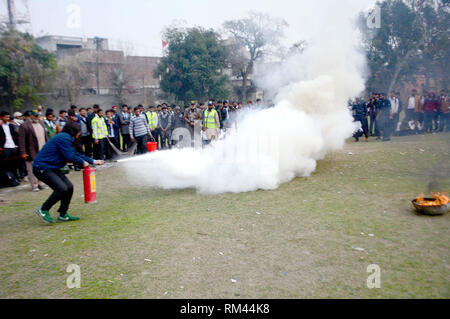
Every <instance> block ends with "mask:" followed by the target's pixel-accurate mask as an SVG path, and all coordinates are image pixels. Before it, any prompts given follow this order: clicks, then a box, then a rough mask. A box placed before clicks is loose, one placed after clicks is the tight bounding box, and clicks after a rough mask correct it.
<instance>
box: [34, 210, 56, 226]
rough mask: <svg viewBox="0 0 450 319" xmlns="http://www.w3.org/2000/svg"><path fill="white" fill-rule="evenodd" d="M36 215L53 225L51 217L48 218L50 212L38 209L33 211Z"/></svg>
mask: <svg viewBox="0 0 450 319" xmlns="http://www.w3.org/2000/svg"><path fill="white" fill-rule="evenodd" d="M35 213H36V215H38V217H39V218H41V219H42V220H43V221H44V222H46V223H49V224H53V223H54V222H55V221H54V220H53V218H52V216H50V212H47V211H43V210H42V209H40V208H39V209H38V210H37V211H35Z"/></svg>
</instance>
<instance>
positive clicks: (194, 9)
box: [0, 0, 372, 56]
mask: <svg viewBox="0 0 450 319" xmlns="http://www.w3.org/2000/svg"><path fill="white" fill-rule="evenodd" d="M15 1H16V7H17V11H18V12H19V15H20V13H21V12H23V8H24V7H23V5H22V2H23V1H22V0H15ZM331 1H333V0H331ZM334 1H345V0H334ZM355 1H357V3H358V4H357V5H359V6H361V7H362V8H367V5H368V3H370V2H372V0H355ZM325 2H326V1H325ZM325 2H324V1H322V0H276V1H274V0H223V1H218V0H28V3H29V8H30V13H31V30H32V33H33V34H34V35H35V36H41V35H67V36H78V37H94V36H99V37H102V38H108V39H109V40H110V47H111V48H113V49H125V50H126V51H129V50H130V48H132V51H133V52H127V53H133V54H136V55H150V56H160V55H161V54H162V48H161V31H162V30H163V29H164V27H165V26H168V25H171V24H172V23H174V21H179V20H184V21H185V22H186V23H187V26H203V27H206V28H214V29H217V28H219V27H220V26H221V25H222V24H223V22H224V21H225V20H230V19H238V18H243V17H245V16H246V14H247V12H248V11H250V10H253V11H259V12H265V13H269V14H270V15H272V16H274V17H280V18H284V19H285V20H286V21H287V22H288V24H289V28H288V29H287V30H286V37H285V40H284V44H285V45H287V46H288V45H290V44H292V43H295V42H297V41H298V40H300V39H302V38H307V37H308V31H309V30H312V29H314V28H318V27H320V24H321V23H326V21H322V20H321V19H320V18H319V15H318V11H320V10H326V3H325ZM0 3H1V5H2V8H1V11H0V12H2V13H3V14H5V8H6V0H1V1H0ZM71 5H75V6H76V7H73V6H71ZM73 8H79V9H80V18H81V19H80V23H79V24H78V23H77V22H76V20H74V19H73V18H74V17H75V13H74V11H70V10H71V9H72V10H73ZM71 18H72V19H71Z"/></svg>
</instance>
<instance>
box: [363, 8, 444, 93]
mask: <svg viewBox="0 0 450 319" xmlns="http://www.w3.org/2000/svg"><path fill="white" fill-rule="evenodd" d="M378 6H380V8H381V28H380V29H368V28H367V26H366V23H365V17H364V16H363V15H362V16H361V22H362V23H361V25H362V28H363V29H364V31H365V32H364V34H365V39H364V44H365V49H366V51H367V57H368V62H369V67H370V71H371V73H370V74H371V75H370V77H369V79H368V83H367V88H368V90H369V91H373V90H375V91H377V90H383V91H390V90H392V89H394V90H395V89H397V87H398V85H399V83H400V79H402V78H403V77H404V76H406V77H408V76H410V75H412V74H416V73H417V72H422V71H423V70H432V72H433V76H434V77H435V78H437V79H438V81H440V82H441V86H444V87H445V86H447V85H448V72H449V60H450V56H449V52H450V50H449V49H450V47H449V44H450V42H449V41H450V40H449V36H448V30H449V21H450V16H449V6H448V1H443V0H438V1H434V0H386V1H383V2H378Z"/></svg>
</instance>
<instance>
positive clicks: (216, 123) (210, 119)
mask: <svg viewBox="0 0 450 319" xmlns="http://www.w3.org/2000/svg"><path fill="white" fill-rule="evenodd" d="M203 131H205V133H206V139H207V144H209V143H211V142H212V141H213V140H217V139H218V138H219V133H220V120H219V113H217V111H216V109H215V108H214V104H213V103H212V102H209V103H208V108H207V109H206V110H205V113H204V116H203Z"/></svg>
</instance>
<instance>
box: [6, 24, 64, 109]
mask: <svg viewBox="0 0 450 319" xmlns="http://www.w3.org/2000/svg"><path fill="white" fill-rule="evenodd" d="M56 68H57V62H56V58H55V56H54V55H53V54H50V53H48V52H46V51H45V50H43V49H42V48H41V47H39V46H38V45H37V44H36V43H35V41H34V38H33V37H32V36H31V35H30V34H28V33H21V32H18V31H14V30H7V31H6V30H3V31H2V32H1V33H0V101H1V106H2V107H6V108H9V109H10V110H12V109H15V110H18V109H20V108H21V107H23V106H27V107H31V106H37V105H38V104H40V103H42V102H43V101H44V97H43V96H42V95H38V93H39V92H42V90H43V88H44V87H45V84H46V81H47V79H48V78H49V76H50V75H52V74H53V73H54V71H55V70H56Z"/></svg>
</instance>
